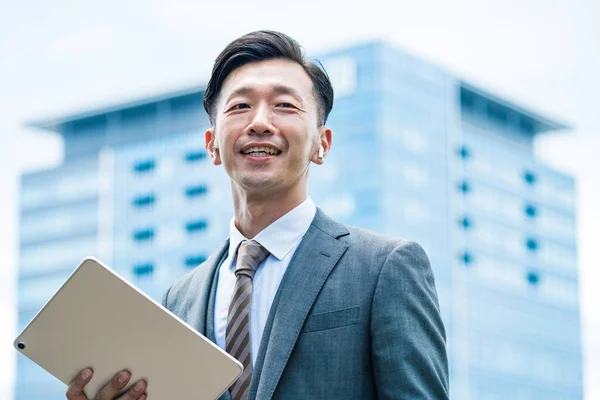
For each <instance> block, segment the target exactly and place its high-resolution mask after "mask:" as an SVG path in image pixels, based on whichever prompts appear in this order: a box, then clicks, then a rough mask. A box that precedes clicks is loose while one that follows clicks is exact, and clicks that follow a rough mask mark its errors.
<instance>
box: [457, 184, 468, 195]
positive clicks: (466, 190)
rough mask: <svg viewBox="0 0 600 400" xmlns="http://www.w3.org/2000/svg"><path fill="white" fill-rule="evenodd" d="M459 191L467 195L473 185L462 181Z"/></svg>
mask: <svg viewBox="0 0 600 400" xmlns="http://www.w3.org/2000/svg"><path fill="white" fill-rule="evenodd" d="M458 190H460V191H461V192H462V193H463V194H467V193H469V192H470V191H471V185H470V184H469V182H467V181H462V182H460V183H459V184H458Z"/></svg>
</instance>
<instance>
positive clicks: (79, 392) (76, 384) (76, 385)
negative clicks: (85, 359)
mask: <svg viewBox="0 0 600 400" xmlns="http://www.w3.org/2000/svg"><path fill="white" fill-rule="evenodd" d="M92 375H93V372H92V370H91V369H89V368H86V369H84V370H83V371H81V373H80V374H79V375H77V376H76V377H75V379H73V382H71V384H70V385H69V387H68V388H67V393H65V395H66V396H67V399H68V400H88V398H87V397H85V394H84V393H83V388H84V387H85V385H87V383H88V382H89V381H90V379H92Z"/></svg>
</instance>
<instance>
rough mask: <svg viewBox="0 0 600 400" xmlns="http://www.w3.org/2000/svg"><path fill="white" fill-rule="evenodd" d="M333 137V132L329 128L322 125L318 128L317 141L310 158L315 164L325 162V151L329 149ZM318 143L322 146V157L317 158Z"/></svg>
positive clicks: (327, 151)
mask: <svg viewBox="0 0 600 400" xmlns="http://www.w3.org/2000/svg"><path fill="white" fill-rule="evenodd" d="M332 138H333V134H332V132H331V129H329V128H327V127H326V126H323V127H321V128H320V129H319V143H318V145H317V147H316V149H315V151H314V153H313V156H312V158H311V159H310V160H311V161H312V162H314V163H315V164H317V165H322V164H323V163H324V162H325V158H326V157H327V153H329V150H330V149H331V141H332ZM319 145H320V146H321V147H323V159H322V160H319Z"/></svg>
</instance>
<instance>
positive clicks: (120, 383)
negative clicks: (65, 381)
mask: <svg viewBox="0 0 600 400" xmlns="http://www.w3.org/2000/svg"><path fill="white" fill-rule="evenodd" d="M90 379H92V370H91V369H89V368H86V369H84V370H83V371H81V373H80V374H79V375H77V377H75V379H74V380H73V382H71V384H70V385H69V388H68V389H67V399H68V400H88V398H87V397H85V394H84V393H83V388H84V387H85V385H87V383H88V382H89V381H90ZM129 379H131V374H130V373H129V372H128V371H121V372H120V373H118V374H117V375H115V377H114V378H112V380H111V381H110V382H109V383H108V384H107V385H106V386H104V387H103V388H102V390H100V392H98V394H97V395H96V397H94V400H113V399H115V396H116V395H117V394H119V393H120V392H121V390H123V388H124V387H125V386H126V385H127V383H128V382H129ZM145 391H146V382H145V381H143V380H141V381H139V382H138V383H136V384H135V385H133V387H131V389H129V390H128V391H127V393H125V394H124V395H123V396H121V397H119V399H121V400H146V398H147V397H148V396H147V395H146V393H144V392H145Z"/></svg>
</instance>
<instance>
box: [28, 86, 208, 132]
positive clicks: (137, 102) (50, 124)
mask: <svg viewBox="0 0 600 400" xmlns="http://www.w3.org/2000/svg"><path fill="white" fill-rule="evenodd" d="M205 89H206V85H194V86H190V87H187V88H183V89H177V90H171V91H168V92H163V93H161V94H157V95H154V96H145V97H139V98H135V99H133V100H129V101H123V102H115V103H112V104H109V105H106V106H100V107H95V108H90V109H87V110H82V111H79V112H75V113H71V114H67V115H63V116H59V117H55V118H44V119H32V120H29V121H25V123H24V126H25V127H27V128H37V129H44V130H48V131H54V132H57V133H59V127H60V126H61V125H64V124H66V123H69V122H73V121H77V120H81V119H85V118H90V117H95V116H98V115H103V114H109V113H111V112H115V111H119V110H122V109H127V108H133V107H138V106H143V105H145V104H152V103H158V102H160V101H164V100H167V99H171V98H174V97H183V96H186V95H189V94H193V93H199V92H203V91H204V90H205Z"/></svg>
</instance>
